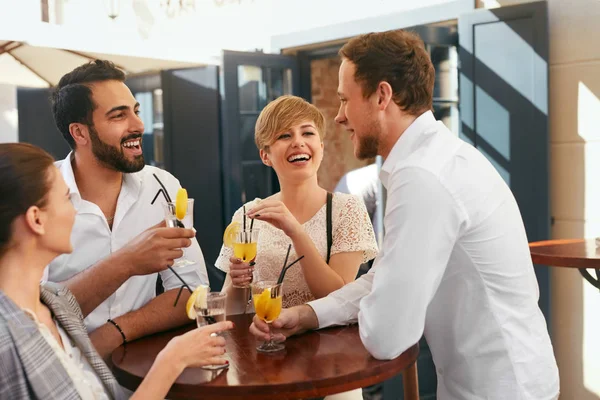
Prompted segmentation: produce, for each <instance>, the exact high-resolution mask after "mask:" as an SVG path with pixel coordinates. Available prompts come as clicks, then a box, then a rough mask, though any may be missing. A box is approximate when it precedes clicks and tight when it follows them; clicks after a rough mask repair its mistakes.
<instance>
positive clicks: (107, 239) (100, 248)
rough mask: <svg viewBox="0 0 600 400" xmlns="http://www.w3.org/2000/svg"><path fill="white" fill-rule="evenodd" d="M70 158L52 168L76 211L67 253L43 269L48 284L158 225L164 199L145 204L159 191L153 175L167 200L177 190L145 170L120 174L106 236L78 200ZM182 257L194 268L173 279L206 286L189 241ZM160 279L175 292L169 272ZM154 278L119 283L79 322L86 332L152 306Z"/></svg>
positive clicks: (171, 181)
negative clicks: (70, 244)
mask: <svg viewBox="0 0 600 400" xmlns="http://www.w3.org/2000/svg"><path fill="white" fill-rule="evenodd" d="M71 157H72V153H71V154H69V155H68V156H67V158H65V159H64V160H61V161H57V162H56V163H55V165H56V166H57V167H58V168H59V170H60V172H61V173H62V176H63V178H64V179H65V182H66V183H67V185H68V186H69V189H70V191H71V201H72V202H73V205H74V207H75V209H76V210H77V215H76V217H75V225H74V226H73V232H72V234H71V243H72V245H73V253H71V254H63V255H61V256H59V257H57V258H56V259H54V260H53V261H52V262H51V263H50V264H49V266H48V267H47V273H48V275H47V280H49V281H51V282H62V281H65V280H67V279H69V278H71V277H72V276H74V275H76V274H78V273H80V272H82V271H84V270H85V269H87V268H89V267H91V266H93V265H94V264H96V263H97V262H98V261H101V260H103V259H105V258H107V257H108V256H110V255H111V254H112V253H113V252H115V251H117V250H119V249H120V248H122V247H123V246H125V245H126V244H127V243H129V242H130V241H131V240H132V239H134V238H135V237H136V236H138V235H139V234H140V233H142V232H143V231H145V230H146V229H148V228H150V227H152V226H153V225H156V224H158V223H159V222H160V221H161V220H164V216H165V213H164V209H163V204H165V202H166V200H165V197H164V196H163V195H162V194H159V195H158V197H156V200H155V201H154V204H151V203H152V201H153V199H154V198H155V196H156V195H157V193H158V192H159V190H161V186H160V184H159V183H158V181H157V180H156V179H155V178H154V176H153V174H155V175H156V176H157V177H158V178H159V179H160V181H161V182H162V183H163V185H164V186H165V187H166V189H167V191H168V193H169V195H170V196H171V198H172V199H173V200H174V198H175V194H176V193H177V189H179V188H180V187H181V185H180V184H179V181H178V180H177V179H176V178H175V177H173V175H171V174H170V173H168V172H166V171H164V170H161V169H159V168H155V167H152V166H149V165H146V166H145V167H144V169H142V170H141V171H139V172H136V173H131V174H124V175H123V184H122V186H121V192H120V194H119V197H118V200H117V208H116V213H115V216H114V220H113V226H112V230H111V229H110V228H109V226H108V223H107V222H106V219H105V217H104V215H103V214H102V211H101V210H100V208H99V207H98V206H97V205H96V204H94V203H91V202H88V201H86V200H83V199H82V198H81V196H80V194H79V189H78V188H77V183H76V182H75V177H74V175H73V168H72V166H71ZM186 257H187V258H188V259H190V260H192V261H195V264H192V265H189V266H185V267H177V269H176V271H177V273H178V274H179V275H180V276H181V277H182V278H183V279H184V280H185V281H186V282H187V283H188V284H189V285H190V286H191V287H192V288H194V287H196V286H197V285H199V284H206V285H207V284H208V274H207V272H206V265H205V263H204V257H203V255H202V251H201V250H200V246H199V245H198V242H197V241H196V239H195V238H194V239H193V240H192V245H191V246H190V247H188V248H187V249H186ZM160 275H161V278H162V281H163V285H164V288H165V291H167V290H170V289H174V288H179V287H180V286H181V281H179V279H178V278H177V277H176V276H175V275H174V274H173V273H172V272H171V271H170V270H168V269H166V270H164V271H162V272H160ZM157 277H158V275H157V274H156V273H154V274H150V275H137V276H133V277H131V278H129V279H128V280H127V281H125V282H124V283H123V284H122V285H121V286H120V287H119V288H118V289H117V291H116V292H115V293H113V294H112V295H111V296H110V297H109V298H107V299H106V300H105V301H104V302H102V303H101V304H100V305H99V306H98V307H97V308H96V309H95V310H94V311H93V312H91V313H90V314H89V315H88V316H87V317H86V318H85V323H86V326H87V328H88V332H92V331H93V330H95V329H96V328H98V327H99V326H101V325H103V324H105V323H106V320H107V319H108V318H116V317H118V316H120V315H123V314H126V313H128V312H130V311H134V310H137V309H139V308H140V307H142V306H144V305H145V304H146V303H148V302H149V301H150V300H152V299H153V298H154V297H155V293H156V280H157Z"/></svg>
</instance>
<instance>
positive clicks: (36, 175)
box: [0, 143, 54, 256]
mask: <svg viewBox="0 0 600 400" xmlns="http://www.w3.org/2000/svg"><path fill="white" fill-rule="evenodd" d="M53 162H54V159H53V158H52V156H51V155H50V154H48V153H46V152H45V151H44V150H42V149H40V148H39V147H36V146H33V145H31V144H28V143H2V144H0V256H2V255H3V254H4V252H5V251H6V249H7V246H8V244H9V242H10V240H11V230H12V223H13V221H14V220H15V219H16V218H17V217H18V216H19V215H22V214H24V213H25V212H26V211H27V210H28V209H29V207H31V206H34V205H37V206H39V207H44V206H45V205H46V201H47V195H48V191H49V190H50V186H51V184H52V182H51V181H50V177H49V168H50V166H52V163H53Z"/></svg>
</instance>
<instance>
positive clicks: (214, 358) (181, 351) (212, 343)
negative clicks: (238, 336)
mask: <svg viewBox="0 0 600 400" xmlns="http://www.w3.org/2000/svg"><path fill="white" fill-rule="evenodd" d="M232 328H233V323H232V322H231V321H223V322H217V323H216V324H212V325H207V326H204V327H202V328H197V329H192V330H191V331H189V332H187V333H185V334H183V335H181V336H177V337H175V338H173V339H172V340H171V341H170V342H169V343H168V344H167V346H166V347H165V348H164V349H163V350H162V351H161V352H160V354H159V355H158V357H157V360H158V359H161V360H162V362H165V363H173V365H175V366H176V367H178V369H180V370H181V371H183V370H184V369H185V368H188V367H204V366H207V365H216V364H220V365H223V364H227V363H228V361H227V360H226V359H224V358H223V354H225V339H224V338H223V337H222V336H219V335H218V333H220V332H223V331H227V330H230V329H232ZM159 362H161V361H159Z"/></svg>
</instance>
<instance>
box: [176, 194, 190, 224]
mask: <svg viewBox="0 0 600 400" xmlns="http://www.w3.org/2000/svg"><path fill="white" fill-rule="evenodd" d="M187 203H188V194H187V190H185V189H184V188H179V190H177V196H175V216H176V217H177V219H179V220H182V219H183V218H184V217H185V214H186V213H187Z"/></svg>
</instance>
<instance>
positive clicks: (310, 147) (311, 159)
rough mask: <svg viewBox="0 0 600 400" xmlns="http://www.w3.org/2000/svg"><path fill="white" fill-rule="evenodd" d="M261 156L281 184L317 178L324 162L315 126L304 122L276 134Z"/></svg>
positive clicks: (321, 143)
mask: <svg viewBox="0 0 600 400" xmlns="http://www.w3.org/2000/svg"><path fill="white" fill-rule="evenodd" d="M260 156H261V159H262V160H263V163H265V165H268V166H272V167H273V169H274V170H275V172H276V173H277V176H278V177H279V179H280V180H283V181H288V180H294V181H302V180H305V179H310V178H313V177H315V176H316V174H317V171H318V169H319V166H320V165H321V161H322V160H323V142H322V141H321V136H320V135H319V131H318V130H317V128H316V124H315V122H314V121H302V122H299V123H297V124H295V125H293V126H292V127H291V128H289V129H286V130H284V131H283V132H280V133H279V134H276V135H275V138H274V142H273V143H271V144H270V145H269V146H268V147H266V148H265V149H262V150H260Z"/></svg>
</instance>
